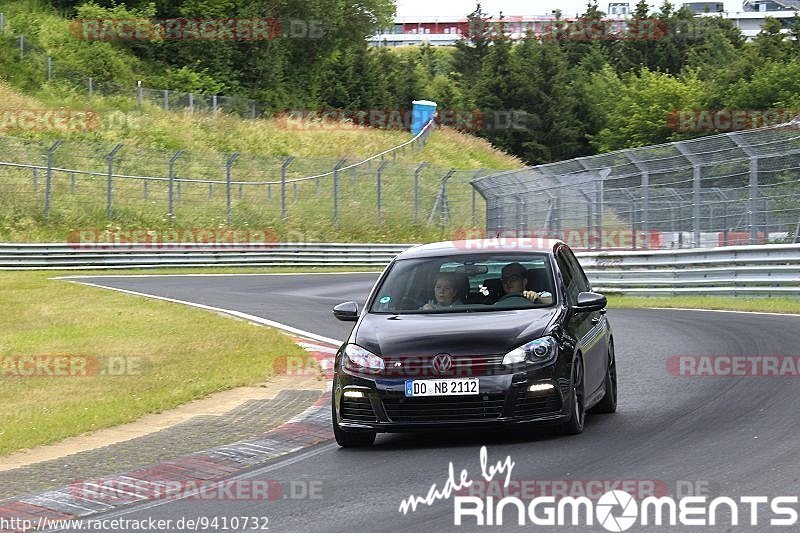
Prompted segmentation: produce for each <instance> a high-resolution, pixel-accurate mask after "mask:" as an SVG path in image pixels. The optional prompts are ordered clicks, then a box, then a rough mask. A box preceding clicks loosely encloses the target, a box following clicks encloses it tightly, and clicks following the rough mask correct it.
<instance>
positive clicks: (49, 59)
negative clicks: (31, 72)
mask: <svg viewBox="0 0 800 533" xmlns="http://www.w3.org/2000/svg"><path fill="white" fill-rule="evenodd" d="M52 77H53V58H52V57H50V56H47V81H50V78H52Z"/></svg>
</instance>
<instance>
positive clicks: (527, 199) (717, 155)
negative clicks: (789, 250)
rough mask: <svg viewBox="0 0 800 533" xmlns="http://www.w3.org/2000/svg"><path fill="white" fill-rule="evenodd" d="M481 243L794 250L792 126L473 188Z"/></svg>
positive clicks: (797, 192) (496, 178)
mask: <svg viewBox="0 0 800 533" xmlns="http://www.w3.org/2000/svg"><path fill="white" fill-rule="evenodd" d="M472 185H473V186H474V187H475V188H476V189H477V190H478V191H479V192H480V194H481V195H482V197H483V198H485V200H486V228H487V233H488V234H490V235H497V234H503V235H506V236H512V235H515V236H535V237H554V238H561V239H564V240H565V241H566V242H567V243H568V244H570V245H571V246H573V247H574V248H578V249H609V248H617V249H626V248H627V249H640V248H641V249H650V248H653V249H657V248H699V247H716V246H728V245H742V244H765V243H780V242H797V239H798V233H800V121H797V120H796V121H793V122H791V123H788V124H782V125H779V126H773V127H767V128H760V129H755V130H749V131H742V132H735V133H725V134H718V135H711V136H707V137H702V138H698V139H692V140H686V141H680V142H673V143H668V144H661V145H655V146H646V147H642V148H632V149H626V150H620V151H616V152H611V153H606V154H600V155H595V156H590V157H579V158H575V159H570V160H567V161H561V162H558V163H550V164H545V165H538V166H533V167H528V168H525V169H522V170H514V171H509V172H502V173H496V174H493V175H491V176H486V177H482V178H480V179H476V180H473V182H472Z"/></svg>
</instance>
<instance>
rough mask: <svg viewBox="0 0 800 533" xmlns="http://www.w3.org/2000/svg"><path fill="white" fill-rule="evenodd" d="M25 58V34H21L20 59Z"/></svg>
mask: <svg viewBox="0 0 800 533" xmlns="http://www.w3.org/2000/svg"><path fill="white" fill-rule="evenodd" d="M24 58H25V36H24V35H20V36H19V60H20V61H22V60H23V59H24Z"/></svg>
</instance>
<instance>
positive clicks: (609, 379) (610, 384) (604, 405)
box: [589, 343, 617, 413]
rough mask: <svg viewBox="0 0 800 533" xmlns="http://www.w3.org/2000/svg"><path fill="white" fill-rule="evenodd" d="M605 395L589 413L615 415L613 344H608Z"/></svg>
mask: <svg viewBox="0 0 800 533" xmlns="http://www.w3.org/2000/svg"><path fill="white" fill-rule="evenodd" d="M605 389H606V393H605V394H604V395H603V398H602V399H601V400H600V401H599V402H598V403H597V405H595V406H594V407H592V408H591V409H590V410H589V412H590V413H615V412H616V411H617V360H616V356H615V355H614V344H613V343H609V344H608V368H607V369H606V383H605Z"/></svg>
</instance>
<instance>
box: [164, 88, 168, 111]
mask: <svg viewBox="0 0 800 533" xmlns="http://www.w3.org/2000/svg"><path fill="white" fill-rule="evenodd" d="M163 92H164V111H169V89H164V91H163Z"/></svg>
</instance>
